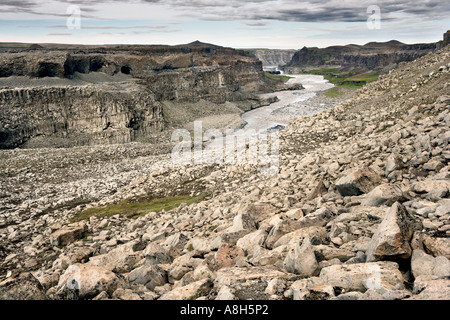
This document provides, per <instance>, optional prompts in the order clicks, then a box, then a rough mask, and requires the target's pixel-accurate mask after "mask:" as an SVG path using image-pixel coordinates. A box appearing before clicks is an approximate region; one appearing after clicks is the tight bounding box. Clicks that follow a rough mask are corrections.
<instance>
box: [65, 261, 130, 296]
mask: <svg viewBox="0 0 450 320" xmlns="http://www.w3.org/2000/svg"><path fill="white" fill-rule="evenodd" d="M120 285H124V281H123V279H120V278H119V277H118V276H117V275H116V274H115V273H113V272H111V271H110V270H107V269H105V268H101V267H97V266H95V265H92V264H90V263H87V264H74V265H71V266H70V267H69V268H68V269H67V270H66V272H65V273H64V274H63V275H62V276H61V278H60V279H59V282H58V286H57V295H58V297H60V298H61V299H80V300H85V299H86V300H87V299H93V298H94V297H96V296H97V295H98V294H100V293H101V292H103V291H105V292H106V293H107V294H108V295H109V296H111V295H112V294H113V293H114V291H115V290H116V289H117V288H118V287H119V286H120Z"/></svg>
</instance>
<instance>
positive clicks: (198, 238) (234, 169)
mask: <svg viewBox="0 0 450 320" xmlns="http://www.w3.org/2000/svg"><path fill="white" fill-rule="evenodd" d="M449 86H450V48H449V47H448V46H447V47H445V48H443V49H440V50H437V51H435V52H434V53H432V54H429V55H427V56H425V57H422V58H420V59H418V60H416V61H414V62H412V63H401V64H400V66H399V68H398V69H397V70H394V71H391V72H390V73H389V74H387V75H384V76H382V77H381V78H380V80H379V81H377V82H374V83H371V84H368V85H366V86H365V87H363V88H362V89H360V90H359V91H358V92H357V94H356V95H355V97H354V98H351V99H350V100H347V101H345V102H343V103H341V104H339V105H338V106H336V107H335V108H332V109H329V110H326V111H323V112H321V113H319V114H317V115H314V116H310V117H304V118H299V119H296V120H294V121H293V122H292V123H291V124H290V125H289V126H288V127H287V128H286V129H285V130H283V131H282V132H281V135H280V139H281V142H280V145H281V155H280V170H279V173H278V174H277V175H275V176H273V177H266V176H261V175H260V174H259V173H260V170H259V169H260V168H258V167H257V166H251V165H245V166H220V165H209V166H205V165H196V166H179V167H172V166H170V164H169V163H170V161H169V160H168V159H167V157H165V156H164V155H161V159H160V160H158V161H154V162H153V163H154V167H152V168H149V169H148V173H147V172H142V173H136V172H134V171H133V170H132V168H130V171H129V172H130V174H133V175H135V176H136V179H135V180H134V181H133V182H132V183H130V184H125V185H123V186H112V187H111V191H112V192H111V193H110V194H109V195H106V194H105V195H102V196H99V201H97V202H96V203H90V204H89V205H85V204H81V205H77V206H74V207H73V208H70V209H67V208H61V209H55V210H53V211H51V212H44V213H42V214H39V215H38V216H35V217H33V219H28V220H21V218H20V216H19V215H17V214H14V210H13V208H11V211H10V213H9V215H8V216H7V217H6V220H7V221H9V222H6V221H5V222H4V223H3V226H4V227H3V228H2V229H0V239H1V243H2V245H1V247H0V257H1V258H2V259H3V263H2V265H1V269H0V270H1V271H0V274H1V276H2V280H3V281H2V282H1V283H0V298H3V299H5V298H6V299H8V298H12V297H15V298H24V299H32V298H35V299H44V298H49V299H97V300H102V299H121V300H155V299H160V300H173V299H177V300H189V299H192V300H194V299H202V300H205V299H211V300H213V299H220V300H235V299H241V300H246V299H274V300H284V299H293V300H329V299H332V300H375V299H381V300H402V299H443V300H448V299H449V298H450V296H449V293H450V290H449V286H450V280H449V276H450V261H449V259H450V251H449V248H450V246H449V239H450V237H449V236H450V227H449V226H450V223H449V222H450V221H449V219H450V210H449V208H450V207H449V205H450V200H449V196H450V193H449V192H450V175H449V169H450V167H449V159H450V150H449V144H448V142H449V138H450V137H449V130H448V128H449V122H450V96H449V95H448V92H449V91H448V90H449ZM122 148H126V147H125V146H124V147H122ZM103 150H104V152H105V151H106V150H108V147H104V149H103ZM124 150H125V149H124ZM15 152H20V151H15ZM94 152H95V151H94ZM3 156H4V157H5V158H6V159H8V154H4V155H3ZM164 159H166V160H164ZM141 160H146V161H150V158H147V159H144V158H142V159H141ZM80 161H83V160H82V158H81V159H80ZM133 163H136V160H135V159H134V160H133V159H128V160H127V159H126V157H125V158H124V159H123V165H129V166H131V165H132V164H133ZM10 170H11V173H13V172H14V168H12V167H11V168H10ZM119 170H120V169H119ZM69 172H70V171H69ZM73 174H74V173H73ZM30 178H31V177H30ZM42 178H44V177H42ZM89 185H90V184H89V183H88V186H89ZM74 187H75V186H74ZM205 191H207V193H208V196H207V198H206V199H205V200H203V201H201V202H199V203H196V204H191V205H181V206H180V207H179V208H177V209H173V210H171V211H168V212H165V211H162V212H159V213H155V212H153V213H149V214H147V215H145V216H143V217H139V218H137V219H135V220H129V219H128V218H125V217H123V216H121V215H115V216H112V217H105V218H97V217H91V218H90V219H89V220H86V221H82V222H78V223H71V221H70V219H71V218H73V216H74V215H76V214H77V213H78V212H79V211H81V210H83V209H86V208H88V207H96V206H100V205H104V204H107V203H114V202H119V201H121V200H123V199H130V198H139V197H142V196H145V195H147V196H148V195H155V194H157V195H158V196H160V197H162V196H167V195H171V194H174V193H175V194H176V193H183V194H192V195H195V194H198V193H201V192H205ZM55 205H56V204H55ZM13 221H15V223H13ZM73 280H75V281H73Z"/></svg>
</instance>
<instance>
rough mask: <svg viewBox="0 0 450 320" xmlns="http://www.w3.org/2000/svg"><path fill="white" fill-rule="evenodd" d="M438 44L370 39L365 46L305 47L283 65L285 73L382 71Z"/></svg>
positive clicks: (416, 56) (420, 55) (411, 58)
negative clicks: (332, 70) (328, 70)
mask: <svg viewBox="0 0 450 320" xmlns="http://www.w3.org/2000/svg"><path fill="white" fill-rule="evenodd" d="M437 46H438V45H437V44H436V43H429V44H413V45H408V44H404V43H401V42H399V41H389V42H381V43H379V42H370V43H367V44H366V45H363V46H360V45H354V44H350V45H346V46H331V47H327V48H307V47H304V48H303V49H301V50H299V51H297V52H296V53H295V54H294V56H293V57H292V60H291V61H290V62H289V63H288V64H287V65H286V66H285V70H286V71H287V72H307V71H309V70H312V69H320V68H338V69H339V70H340V71H354V72H357V73H363V72H368V71H372V72H377V73H386V72H388V71H389V70H392V69H394V68H396V67H397V66H398V64H399V63H400V62H411V61H414V60H416V59H417V58H420V57H422V56H424V55H426V54H428V53H430V52H432V51H433V50H435V49H436V47H437Z"/></svg>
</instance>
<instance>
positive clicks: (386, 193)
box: [361, 184, 403, 207]
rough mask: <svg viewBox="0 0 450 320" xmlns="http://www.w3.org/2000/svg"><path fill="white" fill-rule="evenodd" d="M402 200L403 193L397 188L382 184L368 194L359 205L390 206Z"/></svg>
mask: <svg viewBox="0 0 450 320" xmlns="http://www.w3.org/2000/svg"><path fill="white" fill-rule="evenodd" d="M402 199H403V192H402V190H401V189H400V188H399V187H398V186H395V185H393V184H382V185H380V186H378V187H376V188H375V189H373V190H372V191H371V192H369V194H367V195H366V198H365V199H364V201H363V202H362V203H361V205H363V206H367V207H379V206H381V205H386V206H392V205H393V204H394V203H395V202H398V201H401V200H402Z"/></svg>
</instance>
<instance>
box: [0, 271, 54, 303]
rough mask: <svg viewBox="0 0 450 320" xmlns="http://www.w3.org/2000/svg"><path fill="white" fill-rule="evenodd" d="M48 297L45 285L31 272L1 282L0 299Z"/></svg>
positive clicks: (43, 298)
mask: <svg viewBox="0 0 450 320" xmlns="http://www.w3.org/2000/svg"><path fill="white" fill-rule="evenodd" d="M47 299H48V298H47V296H46V295H45V289H44V287H43V286H42V285H41V283H40V282H39V281H38V280H37V279H36V278H35V277H34V276H33V275H32V274H31V273H23V274H21V275H19V276H18V277H15V278H12V279H7V280H5V281H3V282H1V283H0V300H47Z"/></svg>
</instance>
